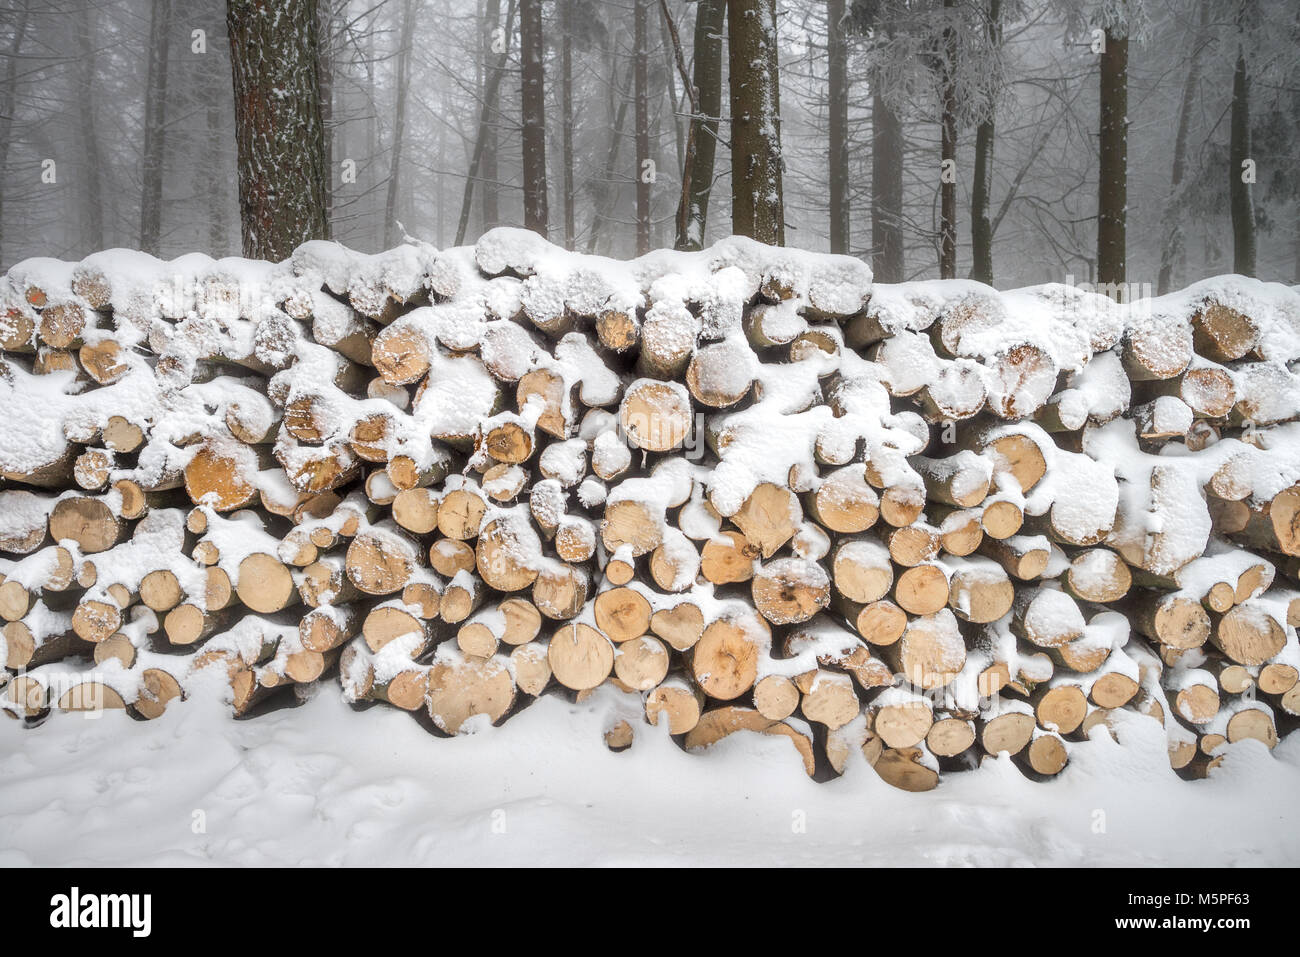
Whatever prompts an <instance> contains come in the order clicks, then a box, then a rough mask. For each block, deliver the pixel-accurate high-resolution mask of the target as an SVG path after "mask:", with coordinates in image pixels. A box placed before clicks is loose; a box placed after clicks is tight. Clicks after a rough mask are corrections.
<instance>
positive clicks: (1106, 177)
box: [1097, 24, 1129, 287]
mask: <svg viewBox="0 0 1300 957" xmlns="http://www.w3.org/2000/svg"><path fill="white" fill-rule="evenodd" d="M1104 39H1105V44H1106V46H1105V49H1104V50H1102V53H1101V71H1100V72H1101V101H1100V102H1101V123H1100V127H1101V130H1100V137H1099V160H1098V177H1097V281H1098V282H1099V283H1100V284H1102V285H1103V286H1111V287H1119V286H1122V285H1123V284H1124V283H1125V282H1126V281H1127V279H1126V276H1127V272H1128V269H1127V254H1128V247H1127V239H1126V236H1127V224H1128V41H1129V38H1128V32H1127V28H1126V27H1125V26H1124V25H1123V24H1118V25H1115V24H1112V25H1108V26H1107V27H1106V28H1105V33H1104Z"/></svg>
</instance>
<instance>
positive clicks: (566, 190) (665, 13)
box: [0, 0, 1300, 290]
mask: <svg viewBox="0 0 1300 957" xmlns="http://www.w3.org/2000/svg"><path fill="white" fill-rule="evenodd" d="M766 2H767V0H742V2H740V3H737V2H736V0H732V2H731V3H730V4H728V3H727V2H726V0H427V2H422V0H317V2H312V0H293V2H289V3H284V4H281V5H280V6H281V7H282V9H284V10H285V11H288V10H289V9H290V8H297V9H299V10H306V11H307V12H308V14H309V16H310V17H311V20H312V23H313V29H314V31H315V33H314V36H313V37H311V38H309V39H310V40H313V41H314V42H313V43H307V44H306V45H305V46H304V49H312V50H314V51H315V60H314V64H313V66H314V73H315V81H316V83H317V84H318V88H319V90H320V107H321V113H320V115H321V121H322V123H323V127H324V140H325V147H324V149H325V157H326V164H325V175H324V177H323V179H324V183H323V185H324V196H325V200H324V205H325V215H326V217H327V225H328V232H329V235H330V236H331V237H332V238H334V239H337V240H339V241H341V242H343V243H344V244H346V245H348V246H350V247H353V248H355V249H359V250H362V251H368V252H369V251H377V250H380V249H383V248H387V247H389V246H392V245H394V244H396V243H398V242H400V241H401V239H402V236H403V230H405V232H406V233H407V234H410V235H412V236H416V237H419V238H422V239H425V240H428V241H430V242H432V243H434V244H435V245H437V246H440V247H441V246H448V245H452V244H455V243H458V242H472V241H473V240H474V239H475V238H476V237H477V236H478V235H479V234H480V233H482V232H483V231H484V230H485V229H487V228H489V227H491V226H493V225H497V224H516V225H523V224H525V222H526V219H527V217H526V215H525V208H524V206H525V203H524V192H525V191H524V185H525V182H526V181H527V179H528V177H529V176H530V175H532V176H534V177H535V175H536V173H537V169H536V165H534V167H533V169H532V170H531V172H530V170H529V169H528V163H529V162H530V161H531V162H532V163H533V164H536V163H537V162H538V159H539V155H538V151H537V150H533V151H531V152H530V151H529V150H526V149H524V146H523V144H524V143H525V142H527V139H528V138H527V137H526V136H525V135H524V134H525V127H526V125H527V124H526V123H525V119H524V118H525V117H526V116H528V115H532V116H533V117H534V118H536V117H537V116H538V115H539V109H538V108H539V107H540V116H542V117H544V120H543V124H542V126H543V129H544V160H545V163H544V175H545V177H546V189H545V192H544V193H543V196H544V198H545V200H546V202H545V203H544V204H543V205H544V207H545V209H544V212H542V211H540V210H534V211H533V214H534V221H533V224H534V225H536V221H535V217H536V214H537V213H538V212H542V215H544V221H545V231H546V233H547V235H548V236H549V238H550V239H551V240H552V241H553V242H556V243H560V244H566V245H570V246H572V247H573V248H576V249H579V250H584V251H594V252H599V253H603V254H608V255H612V256H630V255H633V254H635V253H636V252H637V251H638V249H639V248H646V247H647V246H649V247H661V246H673V245H674V244H675V243H678V241H679V237H678V235H677V224H676V218H677V209H678V203H679V199H680V194H681V184H682V176H683V169H684V166H685V164H686V163H687V159H688V157H687V153H688V140H689V139H690V125H691V118H692V116H693V115H694V116H695V117H696V121H697V122H698V123H700V126H699V128H698V131H699V132H700V134H701V136H699V137H697V159H698V152H699V150H698V147H699V145H700V144H702V143H703V142H704V141H705V140H706V139H707V140H709V141H710V145H711V143H712V140H713V139H714V134H713V133H712V129H713V128H714V127H715V126H716V129H717V133H716V141H717V144H716V145H717V148H716V160H715V163H714V166H713V175H712V178H711V179H710V180H709V181H708V184H709V185H710V186H711V189H710V190H709V197H708V207H707V230H706V233H705V241H706V242H707V241H709V240H711V239H713V238H716V237H719V236H723V235H726V234H728V233H730V232H731V231H732V228H733V222H732V202H731V193H732V182H731V165H730V153H729V143H730V136H731V127H730V124H729V119H730V115H731V112H730V111H731V106H732V104H731V102H730V100H729V95H728V90H729V72H728V71H729V68H730V64H729V56H728V49H727V48H728V43H727V39H726V36H727V31H728V29H729V26H728V25H722V26H720V27H718V28H714V27H712V26H711V25H712V24H719V25H721V24H722V22H723V15H724V13H725V12H726V11H727V9H728V8H731V9H733V10H734V9H735V8H738V7H740V8H743V7H751V8H755V9H759V8H764V7H765V6H766ZM241 5H243V6H247V5H249V4H247V3H239V2H232V3H231V5H230V13H231V16H236V15H237V8H238V7H240V6H241ZM227 13H228V11H227V4H224V3H220V2H217V0H152V2H150V0H4V8H3V11H2V12H0V64H2V65H0V170H2V171H3V176H2V177H0V204H2V205H0V267H8V266H9V265H11V264H13V263H14V262H16V261H17V260H20V259H22V258H24V257H28V256H33V255H46V256H57V257H61V258H65V259H75V258H79V257H82V256H84V255H86V254H88V253H90V252H92V251H94V250H97V249H101V248H108V247H115V246H127V247H136V248H142V249H145V250H147V251H150V252H152V253H155V254H156V255H159V256H163V257H174V256H176V255H179V254H181V253H183V252H187V251H191V250H200V251H203V252H207V253H210V254H211V255H213V256H222V255H235V254H239V253H240V251H241V231H240V205H239V187H238V182H239V178H238V150H237V131H236V109H235V96H234V94H233V87H232V69H231V45H230V41H229V37H228V29H227ZM286 15H287V14H286ZM530 16H531V17H534V18H536V17H538V16H539V17H540V20H539V21H537V20H534V23H536V22H540V27H541V29H540V50H541V61H540V67H541V76H542V83H541V90H542V99H541V100H540V102H537V101H534V102H533V103H531V104H529V103H528V102H527V101H526V99H525V96H524V91H525V90H526V89H527V87H528V84H526V83H524V82H523V80H524V79H526V77H525V76H523V74H524V73H525V72H526V71H524V70H522V68H521V49H524V42H523V40H524V38H523V37H521V34H520V29H521V22H522V21H526V19H527V18H528V17H530ZM775 17H776V26H777V29H776V33H777V51H776V59H777V64H778V67H777V71H776V73H777V76H779V132H780V145H781V151H782V155H783V161H784V166H783V171H782V172H783V175H782V177H781V180H782V184H783V192H784V197H783V199H784V221H785V237H784V238H785V242H786V243H787V244H789V245H797V246H801V247H805V248H809V249H814V250H826V249H833V250H837V251H845V252H850V253H852V254H854V255H857V256H860V257H863V258H865V259H867V260H868V261H869V262H871V263H872V264H873V266H874V268H875V269H876V273H877V278H878V279H884V280H891V281H898V280H903V279H915V278H925V277H932V276H939V275H940V274H941V273H943V274H947V275H955V276H958V277H963V276H968V275H974V276H976V277H977V278H983V279H985V280H986V281H987V280H991V281H993V282H994V283H995V284H996V285H997V286H999V287H1002V288H1009V287H1014V286H1021V285H1027V284H1032V283H1039V282H1047V281H1061V280H1063V279H1064V278H1065V277H1067V276H1073V277H1075V279H1077V280H1094V279H1096V278H1098V275H1097V274H1098V246H1099V243H1098V228H1097V227H1098V210H1099V201H1101V202H1105V201H1106V196H1107V190H1110V191H1111V192H1110V202H1111V204H1112V208H1119V209H1126V213H1127V216H1126V218H1127V273H1126V279H1127V281H1128V282H1129V283H1143V284H1145V283H1149V284H1150V285H1151V286H1152V287H1153V288H1155V287H1157V286H1159V287H1160V288H1161V289H1162V290H1163V289H1167V288H1173V287H1177V286H1179V285H1182V284H1185V283H1187V282H1190V281H1192V280H1195V279H1198V278H1200V277H1202V276H1206V275H1213V274H1217V273H1223V272H1232V271H1241V272H1250V271H1252V270H1253V271H1254V272H1256V273H1257V274H1258V275H1259V276H1260V278H1263V279H1271V280H1281V281H1284V282H1297V281H1300V225H1298V224H1297V216H1296V211H1297V200H1298V199H1300V179H1298V178H1297V170H1296V168H1295V165H1296V164H1295V160H1294V157H1295V155H1296V152H1297V142H1298V140H1300V56H1298V55H1297V53H1298V52H1300V4H1296V3H1294V2H1286V0H775ZM674 31H675V32H676V34H677V36H678V38H679V43H678V44H675V43H674V39H673V35H674ZM1107 41H1109V44H1110V46H1109V49H1110V51H1111V55H1112V56H1113V55H1114V53H1115V50H1116V48H1117V45H1120V44H1124V43H1126V44H1127V54H1128V56H1127V91H1126V92H1127V120H1128V123H1127V144H1126V153H1127V163H1126V169H1125V167H1124V166H1120V167H1119V170H1118V173H1117V172H1116V169H1115V168H1114V167H1113V166H1111V167H1108V168H1107V169H1103V164H1102V163H1101V162H1100V157H1101V155H1102V154H1103V152H1104V151H1103V150H1102V149H1101V148H1100V140H1101V139H1103V138H1104V135H1105V130H1106V122H1105V117H1106V115H1107V110H1110V111H1111V112H1112V113H1113V114H1115V115H1118V116H1123V115H1124V114H1123V102H1122V100H1120V99H1118V96H1119V93H1122V92H1123V91H1122V90H1120V91H1118V92H1117V91H1116V88H1115V86H1114V84H1113V82H1112V85H1111V86H1109V87H1106V86H1105V81H1104V77H1103V74H1104V72H1105V71H1104V70H1103V68H1102V64H1103V60H1104V58H1105V56H1106V54H1105V53H1099V51H1098V47H1099V44H1101V43H1105V42H1107ZM263 53H265V51H263ZM679 55H680V62H678V56H679ZM697 61H703V63H701V62H697ZM710 64H712V67H713V70H714V72H716V73H717V76H716V77H714V78H713V79H712V80H710V77H709V69H708V67H709V65H710ZM1112 65H1114V64H1113V63H1112ZM702 66H703V67H704V69H701V67H702ZM686 76H690V77H693V78H694V81H695V83H696V84H697V89H696V90H695V91H694V96H693V95H692V91H691V89H690V87H688V85H687V83H686V82H685V81H684V77H686ZM701 76H703V78H704V80H705V81H706V82H705V83H704V84H703V85H698V84H699V81H700V78H701ZM1113 78H1114V77H1113V74H1112V80H1113ZM711 86H712V87H713V97H714V99H712V100H710V98H709V93H710V87H711ZM1103 88H1105V89H1106V90H1107V92H1106V93H1105V95H1103ZM692 100H695V101H696V107H695V108H694V109H693V107H692ZM1108 100H1109V101H1110V102H1107V101H1108ZM711 104H712V105H711ZM530 110H531V111H532V112H531V114H530ZM714 110H716V113H714V112H713V111H714ZM713 119H717V120H720V122H718V123H716V124H714V123H712V122H711V120H713ZM1110 130H1111V135H1112V136H1114V135H1116V133H1117V132H1118V134H1119V139H1118V140H1116V141H1113V144H1114V143H1116V142H1117V143H1118V144H1119V145H1120V146H1123V145H1124V144H1123V135H1122V134H1123V124H1122V123H1115V122H1112V123H1111V126H1110ZM945 132H946V133H947V137H948V140H949V145H948V147H947V149H946V150H945V146H944V140H945ZM476 154H477V155H478V157H479V160H478V162H477V163H476V162H475V156H476ZM1111 155H1114V154H1113V153H1112V154H1111ZM945 157H948V158H951V159H953V160H955V162H954V163H952V164H949V165H947V166H946V167H945V165H944V162H943V160H944V158H945ZM646 160H650V161H651V162H652V166H648V165H647V164H646ZM476 167H477V168H476ZM695 168H696V169H699V167H698V166H696V167H695ZM945 168H946V169H948V170H949V171H950V176H949V178H950V179H951V180H952V182H951V183H950V184H948V185H950V187H951V189H950V191H949V192H948V195H947V196H945V190H944V185H945V184H944V183H943V182H942V180H943V178H944V177H943V176H942V171H943V170H944V169H945ZM296 173H297V175H299V176H302V177H308V176H310V175H311V172H310V170H308V169H302V170H297V171H296ZM643 173H645V175H642V174H643ZM1252 173H1253V175H1251V174H1252ZM471 174H476V175H471ZM467 180H468V181H470V182H471V183H472V185H473V192H472V195H471V196H470V197H469V201H468V203H466V192H467V190H466V186H467ZM647 180H648V181H647ZM1252 180H1253V182H1252ZM534 182H535V180H534ZM702 186H703V184H701V183H693V191H694V192H695V193H697V194H702V192H703V190H702ZM1119 187H1126V188H1127V202H1126V204H1125V203H1124V201H1123V195H1124V194H1123V192H1122V191H1121V192H1120V193H1119V194H1118V204H1116V194H1115V193H1114V190H1115V189H1116V188H1119ZM945 199H947V201H948V204H947V205H946V204H945ZM954 202H955V207H953V206H952V205H951V204H952V203H954ZM462 209H464V210H465V211H466V213H467V215H463V214H462ZM462 219H464V221H463V222H462ZM945 226H947V227H948V229H949V230H950V231H951V232H950V234H951V235H955V240H956V248H955V263H954V262H952V261H951V259H950V260H949V261H948V262H947V263H944V262H943V260H944V242H943V238H944V233H945ZM746 231H748V230H746ZM989 237H991V241H990V238H989ZM1251 246H1253V247H1254V252H1253V253H1250V252H1249V250H1250V247H1251ZM1121 248H1122V247H1121ZM900 253H901V254H900ZM950 256H951V253H950ZM1252 258H1253V260H1254V262H1253V264H1252V262H1251V259H1252ZM990 259H991V262H990ZM1121 259H1122V257H1121ZM1162 264H1163V268H1162ZM942 267H946V268H942ZM990 269H991V274H989V270H990ZM1102 272H1103V275H1102V277H1101V278H1103V279H1105V278H1106V277H1105V269H1103V270H1102Z"/></svg>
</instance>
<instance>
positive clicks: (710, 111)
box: [677, 0, 727, 249]
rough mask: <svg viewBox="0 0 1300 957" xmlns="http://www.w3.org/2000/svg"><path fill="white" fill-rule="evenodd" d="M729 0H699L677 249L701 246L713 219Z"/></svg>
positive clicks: (696, 14) (696, 12) (678, 217)
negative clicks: (684, 192) (711, 207)
mask: <svg viewBox="0 0 1300 957" xmlns="http://www.w3.org/2000/svg"><path fill="white" fill-rule="evenodd" d="M726 14H727V7H726V2H725V0H699V3H698V4H697V9H696V11H695V73H694V79H695V83H694V85H695V98H696V101H697V109H696V112H695V115H694V116H692V117H691V130H690V133H689V134H688V137H687V140H688V142H689V143H691V144H693V146H694V150H693V151H692V150H691V149H688V150H687V166H688V169H687V174H688V176H689V177H690V180H689V184H688V187H687V195H686V197H685V202H683V203H682V204H681V208H679V209H678V212H677V248H678V249H699V248H700V247H701V246H702V245H703V244H704V236H705V231H706V229H707V227H708V220H709V192H710V190H711V189H712V188H713V162H714V159H715V157H716V156H717V151H718V117H719V115H720V114H721V113H722V28H723V26H724V25H725V24H724V21H725V19H726Z"/></svg>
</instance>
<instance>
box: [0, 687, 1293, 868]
mask: <svg viewBox="0 0 1300 957" xmlns="http://www.w3.org/2000/svg"><path fill="white" fill-rule="evenodd" d="M620 697H624V696H622V695H617V694H615V695H613V696H609V695H596V696H594V697H593V698H591V699H589V700H588V701H586V702H584V703H583V704H580V705H575V704H570V703H568V702H566V701H564V700H563V699H561V698H557V697H544V698H541V699H539V700H538V701H537V702H536V703H535V704H533V705H532V706H531V707H530V708H529V709H528V712H527V713H526V714H523V715H520V716H519V719H517V720H513V721H509V722H507V723H506V724H504V725H502V726H501V727H498V728H491V727H489V728H485V729H483V730H481V731H479V732H478V733H476V734H471V735H466V736H463V737H458V738H450V739H439V738H434V737H431V736H430V735H429V734H428V732H426V731H425V730H424V729H423V728H421V727H420V725H419V724H417V723H416V722H414V721H411V720H410V716H409V715H406V714H403V713H401V712H399V711H396V710H395V709H388V708H382V707H376V708H373V709H371V710H369V711H366V712H364V713H356V712H354V711H352V710H351V709H350V708H349V707H348V705H347V704H345V703H344V701H343V700H342V696H341V693H340V692H339V690H338V688H337V687H336V686H332V687H329V688H327V689H322V691H321V693H319V694H318V695H316V696H315V697H314V698H313V699H311V700H310V701H308V702H307V703H306V704H304V705H303V706H301V707H299V708H296V709H290V710H283V711H278V712H274V713H272V714H267V715H264V716H262V717H259V718H258V719H256V720H254V721H238V722H236V721H231V720H230V717H229V714H228V712H227V710H226V709H225V707H224V706H223V705H222V703H221V702H220V701H219V700H217V698H216V696H210V695H205V694H199V695H196V696H195V697H193V698H192V699H191V700H189V701H187V702H186V703H185V706H184V707H179V708H169V709H168V710H167V712H166V713H165V714H164V715H163V716H162V717H160V718H158V719H157V720H155V721H150V722H129V721H128V720H127V719H126V718H125V716H123V715H121V714H111V713H110V714H108V715H105V716H104V717H102V718H98V719H95V718H87V717H86V716H85V715H83V714H56V715H54V716H53V717H52V718H51V719H50V720H49V721H47V722H46V724H45V725H44V726H42V727H41V728H40V729H39V730H24V729H23V728H22V727H21V726H20V725H19V723H18V722H9V721H7V722H4V723H3V724H0V753H2V756H0V848H3V850H0V864H2V865H7V866H15V865H31V864H34V865H47V866H59V865H61V866H89V865H115V864H143V865H170V866H176V865H203V864H210V865H382V864H412V865H457V864H459V865H467V864H469V865H498V866H500V865H543V864H546V865H563V864H573V865H636V866H681V865H685V864H691V865H694V864H704V865H760V864H763V865H770V864H772V863H774V862H780V863H789V864H799V865H804V866H808V865H812V866H817V865H880V866H899V865H1011V866H1017V865H1031V864H1035V865H1119V866H1152V865H1161V866H1192V865H1198V866H1207V865H1208V866H1222V865H1251V866H1256V865H1292V866H1294V865H1295V864H1297V863H1300V804H1297V803H1296V802H1295V801H1294V800H1292V799H1291V797H1290V796H1291V795H1293V794H1295V793H1296V789H1297V788H1300V736H1297V735H1292V736H1290V737H1288V738H1287V739H1285V740H1283V741H1282V742H1281V743H1279V744H1278V746H1277V748H1276V749H1275V750H1274V751H1273V752H1272V753H1271V754H1270V753H1269V752H1268V751H1267V750H1266V749H1265V748H1264V746H1263V745H1262V744H1260V743H1258V742H1255V741H1245V742H1242V743H1240V744H1236V745H1233V746H1231V747H1230V748H1229V749H1228V751H1227V757H1226V759H1225V760H1224V762H1223V765H1222V766H1221V767H1220V768H1219V769H1218V770H1217V771H1216V772H1215V773H1214V774H1213V775H1212V776H1211V777H1210V778H1209V779H1208V780H1204V781H1195V782H1188V781H1183V780H1180V779H1179V778H1178V777H1177V776H1176V775H1175V774H1174V772H1173V771H1172V770H1170V768H1169V762H1168V760H1167V758H1166V746H1167V745H1166V738H1165V732H1164V731H1163V730H1162V729H1161V728H1160V726H1159V725H1158V724H1157V723H1156V722H1155V721H1153V720H1151V719H1149V718H1146V717H1143V716H1141V715H1137V714H1132V713H1128V712H1119V713H1117V715H1116V717H1117V718H1118V720H1119V722H1120V723H1119V724H1118V726H1117V731H1118V734H1119V736H1120V738H1121V739H1122V741H1123V744H1117V743H1115V742H1114V741H1113V740H1111V739H1110V738H1109V737H1108V736H1107V734H1106V733H1105V731H1104V730H1103V729H1101V728H1098V729H1096V730H1095V731H1094V735H1095V738H1094V739H1093V740H1090V741H1087V742H1083V743H1079V744H1072V745H1070V764H1069V765H1068V766H1067V767H1066V768H1065V770H1064V771H1063V772H1062V773H1061V775H1060V776H1059V777H1058V778H1056V779H1054V780H1052V781H1049V782H1047V783H1036V782H1033V781H1029V780H1027V779H1026V778H1025V777H1024V776H1023V775H1022V774H1021V772H1020V771H1019V770H1018V769H1017V768H1016V767H1015V766H1014V765H1013V764H1012V763H1011V762H1010V761H1009V760H1008V759H1005V758H1004V759H1002V760H993V759H990V760H987V761H985V763H984V765H983V766H982V767H980V768H979V769H978V770H976V771H972V772H969V773H965V774H954V775H947V776H945V778H944V783H943V787H941V788H939V789H938V790H936V791H932V792H928V793H924V794H911V793H907V792H903V791H899V790H896V789H894V788H892V787H890V786H889V785H888V784H886V783H885V782H884V781H882V780H880V778H878V777H877V776H876V774H875V772H874V771H873V770H872V769H871V768H870V767H868V766H867V765H866V763H865V761H863V760H861V759H855V760H853V761H852V762H850V765H849V768H848V770H847V772H846V773H845V775H844V776H843V777H841V778H838V779H836V780H834V781H831V782H828V783H825V784H817V783H815V782H813V781H811V780H809V779H808V778H807V776H806V775H804V774H803V772H802V765H801V763H800V760H799V757H798V755H797V754H796V752H795V750H794V749H793V748H792V747H791V746H790V744H789V742H788V741H786V740H785V739H784V738H780V737H768V736H766V735H757V734H737V735H732V736H730V737H728V738H726V739H724V740H723V741H721V742H719V743H718V744H716V745H714V746H713V747H712V748H710V749H709V750H708V751H707V752H704V753H702V754H688V753H686V752H683V751H682V750H680V749H679V748H678V747H677V746H676V745H675V744H673V743H672V742H671V741H670V740H668V739H667V738H666V737H665V736H664V735H663V733H662V729H655V728H653V727H650V726H648V725H641V724H639V725H638V726H637V728H636V741H635V743H634V745H633V746H632V748H631V749H629V750H627V751H625V752H622V753H617V754H616V753H612V752H610V751H609V750H607V749H606V747H605V745H604V743H603V741H602V737H601V732H602V730H603V728H604V727H605V726H606V722H607V721H608V715H609V714H610V713H612V712H613V711H614V710H616V709H617V704H618V702H617V701H615V700H613V699H614V698H620ZM38 740H39V745H40V746H39V747H37V746H34V745H33V744H32V742H36V741H38ZM55 796H57V799H54V798H55ZM199 812H201V814H200V813H199ZM1188 821H1209V822H1213V826H1211V827H1206V828H1201V829H1200V830H1199V831H1198V832H1197V836H1196V840H1194V841H1189V840H1187V833H1186V829H1187V822H1188ZM198 823H201V825H202V830H201V832H197V833H196V827H197V826H198ZM796 824H802V825H803V828H802V832H800V829H799V828H798V827H796Z"/></svg>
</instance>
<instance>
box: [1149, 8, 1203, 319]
mask: <svg viewBox="0 0 1300 957" xmlns="http://www.w3.org/2000/svg"><path fill="white" fill-rule="evenodd" d="M1209 23H1210V4H1209V2H1208V0H1201V13H1200V19H1199V22H1198V24H1197V30H1196V34H1195V36H1193V37H1192V50H1191V53H1190V54H1189V56H1188V63H1187V77H1186V79H1185V80H1184V81H1183V98H1182V102H1181V103H1180V104H1179V106H1178V132H1177V133H1176V134H1175V135H1174V160H1173V168H1172V170H1171V171H1170V174H1169V199H1168V200H1167V201H1166V203H1165V210H1164V234H1165V238H1164V245H1163V246H1162V247H1161V249H1160V273H1159V276H1158V277H1157V279H1156V292H1157V293H1158V294H1159V295H1161V296H1163V295H1165V293H1167V292H1169V291H1170V290H1171V289H1172V288H1173V278H1174V270H1176V269H1179V268H1180V267H1181V265H1182V262H1183V227H1182V223H1181V222H1180V218H1181V217H1180V215H1179V211H1178V193H1179V188H1180V187H1181V185H1182V182H1183V175H1184V174H1185V173H1186V171H1187V135H1188V129H1189V128H1190V127H1191V120H1192V109H1193V108H1194V106H1195V103H1196V88H1197V86H1198V85H1199V84H1200V81H1201V62H1202V53H1203V52H1204V50H1205V47H1206V42H1205V31H1206V28H1207V27H1208V26H1209Z"/></svg>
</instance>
